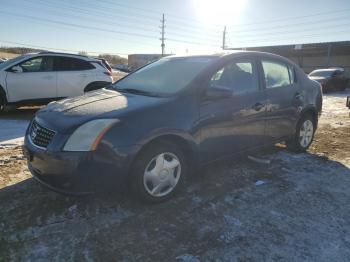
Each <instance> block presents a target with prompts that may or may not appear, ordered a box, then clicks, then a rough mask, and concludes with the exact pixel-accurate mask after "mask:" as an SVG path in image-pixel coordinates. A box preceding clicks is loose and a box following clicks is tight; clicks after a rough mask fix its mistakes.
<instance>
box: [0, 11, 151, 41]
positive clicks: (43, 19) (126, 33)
mask: <svg viewBox="0 0 350 262" xmlns="http://www.w3.org/2000/svg"><path fill="white" fill-rule="evenodd" d="M0 13H3V14H7V15H10V16H15V17H19V16H21V17H26V18H28V19H33V20H38V21H45V22H48V23H52V24H62V25H67V26H72V27H77V28H86V29H91V30H98V31H105V32H108V33H115V34H122V35H130V36H138V37H143V38H151V39H154V38H155V37H153V36H150V35H144V34H138V33H130V32H126V31H116V30H110V29H106V28H100V27H95V26H87V25H78V24H73V23H68V22H63V21H57V20H52V19H45V18H39V17H34V16H29V15H24V14H21V15H19V14H14V13H11V12H4V11H0Z"/></svg>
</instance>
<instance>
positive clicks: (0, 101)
mask: <svg viewBox="0 0 350 262" xmlns="http://www.w3.org/2000/svg"><path fill="white" fill-rule="evenodd" d="M5 107H6V100H5V99H4V97H3V96H2V95H0V112H4V111H5Z"/></svg>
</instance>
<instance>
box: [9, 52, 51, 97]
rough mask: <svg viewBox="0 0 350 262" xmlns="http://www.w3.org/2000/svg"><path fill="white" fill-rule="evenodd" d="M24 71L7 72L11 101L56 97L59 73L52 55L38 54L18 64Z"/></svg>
mask: <svg viewBox="0 0 350 262" xmlns="http://www.w3.org/2000/svg"><path fill="white" fill-rule="evenodd" d="M18 66H20V67H21V69H22V72H11V69H10V70H9V71H8V72H7V76H6V86H7V90H8V94H9V100H10V101H11V102H19V101H23V100H37V99H46V98H55V97H56V84H57V83H56V81H57V75H56V72H54V71H53V57H52V56H37V57H34V58H31V59H28V60H26V61H24V62H21V63H20V64H18Z"/></svg>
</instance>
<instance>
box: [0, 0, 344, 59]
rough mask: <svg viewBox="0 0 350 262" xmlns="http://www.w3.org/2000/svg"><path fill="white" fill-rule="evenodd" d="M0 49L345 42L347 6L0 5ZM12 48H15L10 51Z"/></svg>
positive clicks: (194, 0)
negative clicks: (162, 33) (162, 42)
mask: <svg viewBox="0 0 350 262" xmlns="http://www.w3.org/2000/svg"><path fill="white" fill-rule="evenodd" d="M0 6H1V9H0V24H1V27H0V45H2V46H14V45H15V46H19V45H20V44H23V45H27V46H33V47H35V46H38V47H45V48H51V49H52V50H57V51H69V52H74V51H87V52H89V53H90V54H96V53H114V54H122V55H126V54H129V53H159V52H160V51H161V48H160V40H159V38H160V28H159V26H160V19H161V15H162V13H165V19H166V29H165V34H166V35H165V36H166V38H167V40H166V42H165V44H166V47H165V48H166V52H167V53H186V52H189V53H197V52H206V51H215V50H219V49H220V46H221V45H222V31H223V28H224V25H226V27H227V41H226V45H227V46H228V47H248V46H262V45H280V44H301V43H310V42H327V41H343V40H350V30H349V28H350V1H349V0H333V1H329V0H314V1H305V0H293V1H291V0H284V1H283V0H279V1H278V0H214V1H211V0H187V1H185V0H162V1H145V0H128V1H121V0H99V1H94V0H75V1H70V0H61V1H58V0H0ZM16 43H17V44H16Z"/></svg>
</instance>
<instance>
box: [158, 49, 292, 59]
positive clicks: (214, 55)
mask: <svg viewBox="0 0 350 262" xmlns="http://www.w3.org/2000/svg"><path fill="white" fill-rule="evenodd" d="M243 54H251V55H260V56H264V57H268V58H271V59H273V58H277V59H282V60H284V61H288V62H291V61H290V60H288V59H286V58H285V57H283V56H280V55H277V54H272V53H267V52H259V51H245V50H225V51H220V52H216V53H209V54H196V55H187V54H186V55H171V56H165V57H163V58H170V59H171V58H188V57H198V58H201V57H202V58H210V57H212V58H222V57H227V56H239V55H243ZM163 58H162V59H163Z"/></svg>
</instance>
